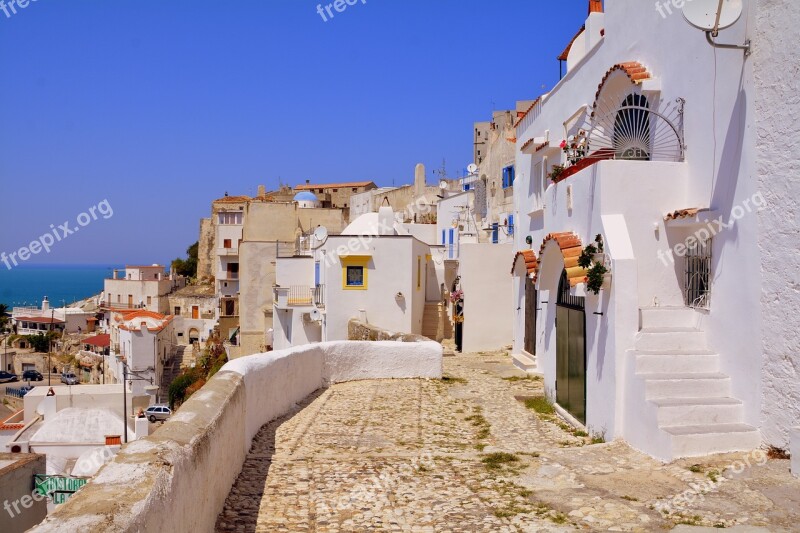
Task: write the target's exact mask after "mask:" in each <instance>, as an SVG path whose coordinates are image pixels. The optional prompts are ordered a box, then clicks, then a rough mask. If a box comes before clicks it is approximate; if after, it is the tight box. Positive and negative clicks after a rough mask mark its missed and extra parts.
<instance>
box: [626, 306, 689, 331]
mask: <svg viewBox="0 0 800 533" xmlns="http://www.w3.org/2000/svg"><path fill="white" fill-rule="evenodd" d="M698 319H699V316H698V314H697V311H695V310H694V309H692V308H690V307H642V308H640V309H639V323H640V325H641V328H642V329H645V328H696V327H697V325H698Z"/></svg>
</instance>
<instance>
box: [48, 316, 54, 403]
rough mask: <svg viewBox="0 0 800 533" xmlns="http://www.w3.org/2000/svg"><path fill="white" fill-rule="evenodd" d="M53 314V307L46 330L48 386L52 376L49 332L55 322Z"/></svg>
mask: <svg viewBox="0 0 800 533" xmlns="http://www.w3.org/2000/svg"><path fill="white" fill-rule="evenodd" d="M55 314H56V310H55V309H51V310H50V331H48V337H47V386H48V387H49V386H50V380H51V378H52V377H53V376H52V370H53V366H52V360H51V354H52V353H53V338H52V335H49V333H51V332H52V331H53V324H54V323H55Z"/></svg>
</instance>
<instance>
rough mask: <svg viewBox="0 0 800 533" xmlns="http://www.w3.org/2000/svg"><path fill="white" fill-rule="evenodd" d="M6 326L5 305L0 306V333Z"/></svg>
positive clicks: (6, 314)
mask: <svg viewBox="0 0 800 533" xmlns="http://www.w3.org/2000/svg"><path fill="white" fill-rule="evenodd" d="M7 324H8V306H7V305H6V304H0V331H4V330H5V329H6V325H7Z"/></svg>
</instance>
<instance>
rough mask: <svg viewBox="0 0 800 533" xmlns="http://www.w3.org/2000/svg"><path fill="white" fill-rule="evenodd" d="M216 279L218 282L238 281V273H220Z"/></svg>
mask: <svg viewBox="0 0 800 533" xmlns="http://www.w3.org/2000/svg"><path fill="white" fill-rule="evenodd" d="M217 279H218V280H220V281H239V273H238V272H221V273H219V274H218V275H217Z"/></svg>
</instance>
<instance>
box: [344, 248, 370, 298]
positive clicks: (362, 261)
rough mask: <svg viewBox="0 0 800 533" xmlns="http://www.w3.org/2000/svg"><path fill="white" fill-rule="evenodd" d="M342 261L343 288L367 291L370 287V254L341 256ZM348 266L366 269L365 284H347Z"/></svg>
mask: <svg viewBox="0 0 800 533" xmlns="http://www.w3.org/2000/svg"><path fill="white" fill-rule="evenodd" d="M340 259H341V261H342V290H345V291H366V290H368V289H369V268H367V265H368V264H369V260H370V257H369V256H349V257H341V258H340ZM347 267H362V268H363V269H364V284H363V285H348V284H347Z"/></svg>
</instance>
